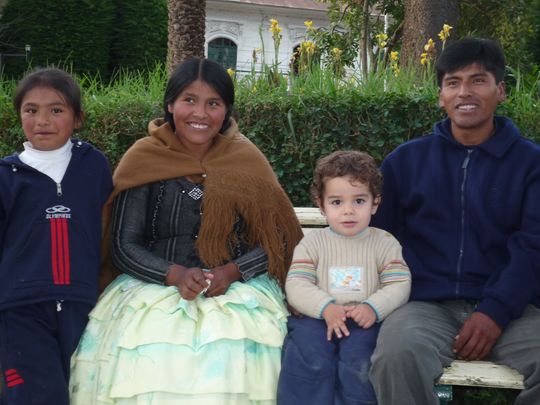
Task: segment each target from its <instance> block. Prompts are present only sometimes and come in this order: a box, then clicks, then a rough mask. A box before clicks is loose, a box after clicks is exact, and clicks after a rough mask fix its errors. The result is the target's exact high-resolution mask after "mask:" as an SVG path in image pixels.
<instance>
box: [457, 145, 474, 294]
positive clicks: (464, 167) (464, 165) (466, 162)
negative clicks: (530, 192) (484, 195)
mask: <svg viewBox="0 0 540 405" xmlns="http://www.w3.org/2000/svg"><path fill="white" fill-rule="evenodd" d="M472 152H473V150H472V149H467V156H465V160H463V163H462V164H461V169H462V170H463V180H462V182H461V190H460V191H461V196H460V202H461V221H460V227H461V236H460V240H459V256H458V261H457V268H456V273H457V280H456V298H459V294H460V291H459V281H460V279H461V270H462V264H463V254H464V253H463V250H464V248H465V185H466V183H467V168H468V166H469V162H470V160H471V154H472Z"/></svg>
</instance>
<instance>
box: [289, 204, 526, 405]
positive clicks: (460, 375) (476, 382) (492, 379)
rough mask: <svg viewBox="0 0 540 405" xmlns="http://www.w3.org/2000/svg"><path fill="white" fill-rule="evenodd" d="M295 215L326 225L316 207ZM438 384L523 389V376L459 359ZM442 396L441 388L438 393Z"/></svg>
mask: <svg viewBox="0 0 540 405" xmlns="http://www.w3.org/2000/svg"><path fill="white" fill-rule="evenodd" d="M294 210H295V212H296V216H297V217H298V220H299V221H300V224H301V225H302V229H303V230H304V233H305V232H309V230H310V229H313V228H317V227H323V226H326V219H325V217H324V216H323V215H322V214H321V213H320V211H319V209H318V208H308V207H295V208H294ZM438 385H439V386H453V385H463V386H473V387H491V388H510V389H517V390H520V389H523V376H522V375H521V374H520V373H518V372H517V371H516V370H514V369H511V368H509V367H506V366H501V365H498V364H494V363H491V362H488V361H461V360H454V361H453V362H452V364H451V365H450V366H449V367H447V368H445V369H444V373H443V375H442V376H441V378H440V379H439V381H438ZM438 394H439V397H440V398H441V400H442V399H451V395H452V393H451V390H450V393H449V396H450V398H444V395H447V394H444V392H443V390H441V391H440V392H439V393H438Z"/></svg>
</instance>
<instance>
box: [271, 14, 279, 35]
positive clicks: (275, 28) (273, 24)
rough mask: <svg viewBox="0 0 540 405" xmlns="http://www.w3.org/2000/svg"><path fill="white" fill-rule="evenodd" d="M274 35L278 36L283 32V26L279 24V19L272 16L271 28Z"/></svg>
mask: <svg viewBox="0 0 540 405" xmlns="http://www.w3.org/2000/svg"><path fill="white" fill-rule="evenodd" d="M269 31H270V32H271V33H272V36H273V37H276V36H278V35H279V34H280V33H281V27H280V26H279V22H278V20H276V19H274V18H272V19H270V29H269Z"/></svg>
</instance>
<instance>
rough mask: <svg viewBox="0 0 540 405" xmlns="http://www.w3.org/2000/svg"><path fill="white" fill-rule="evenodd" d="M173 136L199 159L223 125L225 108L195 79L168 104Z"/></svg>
mask: <svg viewBox="0 0 540 405" xmlns="http://www.w3.org/2000/svg"><path fill="white" fill-rule="evenodd" d="M168 110H169V112H170V113H171V114H172V115H173V119H174V125H175V126H176V136H177V137H178V138H179V139H180V142H182V144H183V145H184V146H185V147H186V148H187V149H188V151H189V152H190V153H191V154H192V155H193V156H195V157H196V158H199V159H202V158H203V157H204V155H205V154H206V152H208V149H210V146H211V145H212V142H213V140H214V138H215V137H216V135H217V134H218V133H219V130H220V129H221V127H222V125H223V120H224V119H225V115H226V113H227V107H226V105H225V102H224V101H223V99H222V98H221V96H220V95H219V94H218V93H217V92H216V91H215V90H214V88H213V87H211V86H210V85H209V84H207V83H205V82H203V81H202V80H200V79H198V80H195V81H194V82H193V83H191V84H190V85H189V86H187V87H186V88H185V89H184V91H182V93H180V95H179V96H178V97H177V98H176V100H175V101H174V103H171V104H169V105H168Z"/></svg>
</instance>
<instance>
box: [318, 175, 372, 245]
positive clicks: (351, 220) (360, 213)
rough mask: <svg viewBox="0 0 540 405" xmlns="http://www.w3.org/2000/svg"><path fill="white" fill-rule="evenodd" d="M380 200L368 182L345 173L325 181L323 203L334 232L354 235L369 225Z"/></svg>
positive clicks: (322, 208)
mask: <svg viewBox="0 0 540 405" xmlns="http://www.w3.org/2000/svg"><path fill="white" fill-rule="evenodd" d="M378 204H379V201H378V199H374V198H373V194H372V193H371V191H370V190H369V187H368V186H367V185H366V184H363V183H359V182H357V181H354V180H353V179H352V178H351V177H349V176H344V177H334V178H331V179H327V180H325V181H324V195H323V201H322V204H319V206H320V208H321V211H322V212H323V214H324V215H325V216H326V219H327V221H328V225H330V228H332V230H333V231H334V232H337V233H339V234H341V235H343V236H354V235H357V234H358V233H360V232H362V231H363V230H364V229H366V228H367V227H368V226H369V222H370V220H371V216H372V215H373V214H375V212H376V211H377V207H378Z"/></svg>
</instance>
